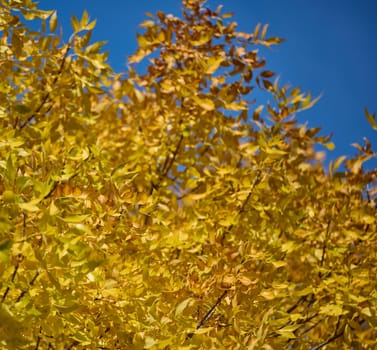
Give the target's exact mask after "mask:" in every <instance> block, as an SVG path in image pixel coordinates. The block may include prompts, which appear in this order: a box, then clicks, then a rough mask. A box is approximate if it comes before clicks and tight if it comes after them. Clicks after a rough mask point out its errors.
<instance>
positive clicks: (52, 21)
mask: <svg viewBox="0 0 377 350" xmlns="http://www.w3.org/2000/svg"><path fill="white" fill-rule="evenodd" d="M57 25H58V16H57V12H56V11H54V12H53V13H52V15H51V18H50V23H49V27H50V31H51V32H55V30H56V26H57Z"/></svg>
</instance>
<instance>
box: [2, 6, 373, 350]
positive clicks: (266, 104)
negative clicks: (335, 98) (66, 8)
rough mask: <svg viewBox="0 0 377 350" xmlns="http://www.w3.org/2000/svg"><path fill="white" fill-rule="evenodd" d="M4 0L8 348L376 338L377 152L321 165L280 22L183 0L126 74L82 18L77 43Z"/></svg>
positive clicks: (316, 343)
mask: <svg viewBox="0 0 377 350" xmlns="http://www.w3.org/2000/svg"><path fill="white" fill-rule="evenodd" d="M0 4H1V12H0V31H1V39H0V74H1V82H0V303H1V304H0V344H1V346H2V347H3V348H6V349H249V350H252V349H282V348H286V349H309V348H310V349H321V348H326V349H351V348H352V349H362V348H365V349H368V348H373V346H375V340H376V338H377V303H376V301H377V284H376V283H377V282H376V276H377V249H376V248H377V244H376V243H377V218H376V207H375V205H376V192H377V190H376V179H377V170H376V169H374V170H369V171H366V170H364V168H363V164H364V163H365V162H366V161H368V160H370V159H372V158H375V156H376V155H375V153H374V151H373V149H372V146H371V143H370V142H369V141H368V140H364V141H363V143H355V144H354V146H355V148H356V151H357V153H356V155H355V156H343V157H340V158H338V159H335V160H333V161H332V162H330V164H329V165H326V163H325V162H324V150H326V149H329V150H331V149H332V148H333V147H334V144H333V143H332V142H331V138H330V137H326V136H323V135H322V134H321V133H320V129H319V128H313V127H309V126H308V125H307V124H300V123H299V122H298V121H297V119H296V114H297V113H298V112H300V111H303V110H305V109H307V108H310V107H311V106H312V105H313V103H314V102H315V99H312V97H311V95H310V94H308V93H305V92H302V91H301V90H300V89H299V88H297V87H290V86H287V85H284V84H281V83H280V82H279V80H278V79H276V78H275V73H274V72H272V71H271V70H269V69H268V66H267V63H266V62H265V60H264V58H263V55H262V53H261V52H262V50H263V49H268V48H269V47H270V46H272V45H276V44H279V43H280V42H281V41H282V40H281V39H280V38H277V37H270V36H269V35H268V34H267V29H268V28H267V25H260V24H257V25H256V27H255V29H254V30H253V32H251V33H245V32H240V31H238V29H237V24H236V22H234V21H232V18H231V15H230V14H227V13H223V12H222V9H221V6H220V7H218V8H217V9H210V8H207V7H206V5H205V1H203V0H183V2H182V16H181V17H175V16H173V15H169V14H165V13H163V12H158V13H157V14H154V15H152V14H149V15H148V16H149V17H148V19H147V20H145V21H144V22H143V23H142V24H141V27H142V33H140V34H138V35H137V41H138V46H139V48H138V49H137V51H136V52H135V54H134V55H132V56H131V57H130V58H129V61H128V63H127V71H126V73H122V74H120V73H116V72H113V70H112V69H111V67H110V66H109V64H108V63H107V60H106V58H107V55H106V53H105V52H104V51H103V43H101V42H96V43H92V42H91V34H92V31H93V30H94V27H95V21H90V18H89V15H88V13H87V12H84V13H83V15H82V17H81V18H76V17H73V18H72V27H73V29H72V36H71V37H70V38H69V40H68V41H67V42H65V41H64V39H63V38H62V35H61V32H60V30H59V23H58V17H57V13H56V11H46V10H42V9H40V8H38V7H37V3H35V2H32V1H31V0H0ZM35 28H38V30H36V29H35ZM257 91H260V92H261V93H259V92H258V93H257ZM264 96H266V97H265V98H264ZM365 114H366V117H367V119H368V120H369V122H370V124H371V126H372V127H373V128H375V129H377V126H376V121H375V117H374V115H371V114H370V113H369V112H368V111H367V110H366V111H365Z"/></svg>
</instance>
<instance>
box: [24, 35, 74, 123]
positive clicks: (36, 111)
mask: <svg viewBox="0 0 377 350" xmlns="http://www.w3.org/2000/svg"><path fill="white" fill-rule="evenodd" d="M71 47H72V41H71V40H70V41H69V43H68V45H67V48H66V50H65V52H64V56H63V59H62V61H61V63H60V67H59V70H58V71H57V73H56V75H55V78H54V80H53V81H52V86H53V87H54V86H55V85H56V83H57V82H58V80H59V78H60V76H61V74H62V72H63V69H64V65H65V62H66V61H67V57H68V52H69V50H70V49H71ZM49 98H50V92H46V93H45V95H44V96H43V98H42V101H41V102H40V104H39V105H38V107H37V108H36V109H35V111H34V112H33V114H32V115H31V116H30V117H29V118H28V119H27V120H26V121H24V122H23V123H22V124H21V125H20V127H19V130H22V129H23V128H24V127H25V126H26V125H28V124H29V123H30V122H31V121H32V120H33V119H34V118H35V116H36V115H37V114H38V113H39V112H40V111H41V110H42V108H43V107H44V105H45V104H46V103H47V101H48V100H49Z"/></svg>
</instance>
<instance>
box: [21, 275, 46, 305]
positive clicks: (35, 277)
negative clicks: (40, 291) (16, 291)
mask: <svg viewBox="0 0 377 350" xmlns="http://www.w3.org/2000/svg"><path fill="white" fill-rule="evenodd" d="M39 274H40V271H37V272H36V273H35V275H34V277H33V278H32V279H31V281H30V282H29V286H28V287H27V288H26V289H24V290H23V291H22V292H21V293H20V295H19V296H18V298H17V299H16V303H18V302H19V301H20V300H21V299H22V298H23V297H24V296H25V294H26V293H27V292H28V291H29V289H30V287H32V286H33V284H34V282H35V280H36V279H37V277H38V276H39Z"/></svg>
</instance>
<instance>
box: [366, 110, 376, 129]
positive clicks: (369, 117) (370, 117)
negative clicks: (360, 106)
mask: <svg viewBox="0 0 377 350" xmlns="http://www.w3.org/2000/svg"><path fill="white" fill-rule="evenodd" d="M364 111H365V116H366V118H367V120H368V122H369V124H370V126H371V127H372V128H373V129H374V130H377V123H376V114H373V115H372V114H370V113H369V111H368V110H367V109H366V108H365V109H364Z"/></svg>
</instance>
